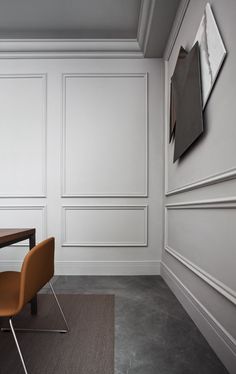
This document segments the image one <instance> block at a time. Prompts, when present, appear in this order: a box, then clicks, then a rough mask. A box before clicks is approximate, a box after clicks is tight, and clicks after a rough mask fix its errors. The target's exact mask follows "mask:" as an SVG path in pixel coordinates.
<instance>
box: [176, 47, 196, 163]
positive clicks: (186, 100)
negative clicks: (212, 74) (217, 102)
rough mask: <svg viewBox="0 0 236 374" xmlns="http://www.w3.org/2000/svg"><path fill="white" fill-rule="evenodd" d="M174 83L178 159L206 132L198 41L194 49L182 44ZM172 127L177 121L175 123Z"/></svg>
mask: <svg viewBox="0 0 236 374" xmlns="http://www.w3.org/2000/svg"><path fill="white" fill-rule="evenodd" d="M171 83H172V103H171V106H173V109H172V110H171V114H172V121H173V122H174V120H175V149H174V162H175V161H176V160H177V159H178V158H180V157H181V156H182V155H183V154H184V152H185V151H186V150H187V149H188V148H189V147H190V146H191V144H192V143H193V142H194V141H195V140H196V139H197V138H198V137H199V136H200V135H201V134H202V132H203V117H202V95H201V75H200V58H199V45H198V42H197V43H196V44H195V45H194V46H193V48H192V49H191V51H189V52H188V53H187V51H186V50H185V49H184V48H183V47H181V48H180V51H179V56H178V60H177V64H176V67H175V71H174V74H173V76H172V78H171ZM171 126H172V128H173V126H174V124H172V125H171Z"/></svg>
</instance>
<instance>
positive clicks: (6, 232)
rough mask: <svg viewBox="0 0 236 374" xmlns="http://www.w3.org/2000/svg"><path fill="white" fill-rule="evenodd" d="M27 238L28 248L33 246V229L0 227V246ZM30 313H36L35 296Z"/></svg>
mask: <svg viewBox="0 0 236 374" xmlns="http://www.w3.org/2000/svg"><path fill="white" fill-rule="evenodd" d="M26 239H28V240H29V249H32V248H33V247H34V246H35V229H0V248H2V247H7V246H9V245H12V244H15V243H18V242H21V241H22V240H26ZM30 303H31V314H37V296H35V297H34V298H33V299H32V300H31V302H30Z"/></svg>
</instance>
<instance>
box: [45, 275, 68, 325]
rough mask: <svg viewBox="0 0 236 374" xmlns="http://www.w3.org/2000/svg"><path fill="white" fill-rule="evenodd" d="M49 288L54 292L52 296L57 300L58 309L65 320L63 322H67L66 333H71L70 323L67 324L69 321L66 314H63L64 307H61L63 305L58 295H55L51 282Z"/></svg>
mask: <svg viewBox="0 0 236 374" xmlns="http://www.w3.org/2000/svg"><path fill="white" fill-rule="evenodd" d="M49 286H50V288H51V291H52V294H53V296H54V298H55V300H56V303H57V306H58V308H59V310H60V312H61V316H62V318H63V320H64V322H65V325H66V332H69V330H70V329H69V325H68V323H67V320H66V317H65V314H64V313H63V310H62V307H61V305H60V303H59V301H58V298H57V295H56V293H55V291H54V288H53V287H52V283H51V282H49Z"/></svg>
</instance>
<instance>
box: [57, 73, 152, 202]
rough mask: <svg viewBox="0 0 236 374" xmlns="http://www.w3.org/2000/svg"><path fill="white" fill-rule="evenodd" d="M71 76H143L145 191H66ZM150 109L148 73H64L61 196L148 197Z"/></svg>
mask: <svg viewBox="0 0 236 374" xmlns="http://www.w3.org/2000/svg"><path fill="white" fill-rule="evenodd" d="M71 78H75V79H77V78H88V79H89V78H117V79H119V78H134V79H135V78H142V79H144V84H145V92H144V96H145V103H144V105H145V124H144V126H145V190H144V193H136V192H127V193H123V192H120V193H119V192H117V193H110V192H109V191H106V192H104V193H96V191H94V192H93V193H69V192H67V191H66V159H65V158H66V152H67V149H66V126H67V124H66V98H67V96H66V81H67V79H71ZM148 111H149V95H148V73H113V74H110V73H109V74H98V73H81V74H69V73H65V74H62V143H61V154H62V159H61V197H65V198H67V197H147V196H148V175H149V163H148V154H149V140H148V133H149V131H148V127H149V126H148Z"/></svg>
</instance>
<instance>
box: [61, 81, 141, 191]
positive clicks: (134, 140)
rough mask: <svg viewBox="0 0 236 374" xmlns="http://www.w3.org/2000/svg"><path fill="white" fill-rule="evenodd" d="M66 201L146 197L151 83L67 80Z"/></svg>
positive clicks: (64, 176)
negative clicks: (70, 199)
mask: <svg viewBox="0 0 236 374" xmlns="http://www.w3.org/2000/svg"><path fill="white" fill-rule="evenodd" d="M63 94H64V95H63V97H64V118H63V121H64V122H63V146H64V147H63V181H62V190H63V191H62V194H63V195H64V196H146V195H147V77H146V75H145V74H138V75H72V76H69V75H66V76H64V85H63Z"/></svg>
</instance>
